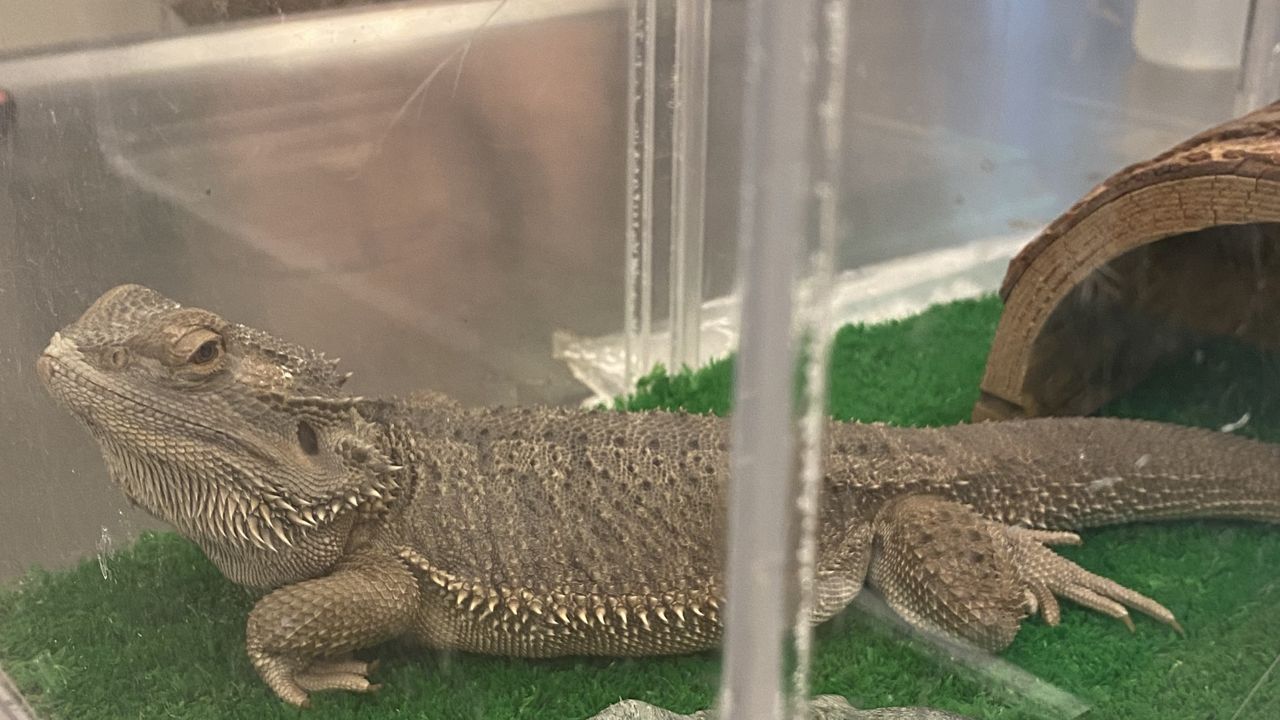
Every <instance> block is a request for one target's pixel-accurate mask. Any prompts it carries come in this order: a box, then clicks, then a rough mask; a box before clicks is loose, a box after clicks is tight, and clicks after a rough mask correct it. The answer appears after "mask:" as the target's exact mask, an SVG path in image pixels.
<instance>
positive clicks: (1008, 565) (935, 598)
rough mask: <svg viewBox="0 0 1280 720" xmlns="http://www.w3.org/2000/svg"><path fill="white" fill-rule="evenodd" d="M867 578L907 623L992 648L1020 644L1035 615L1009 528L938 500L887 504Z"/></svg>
mask: <svg viewBox="0 0 1280 720" xmlns="http://www.w3.org/2000/svg"><path fill="white" fill-rule="evenodd" d="M872 528H873V533H874V541H873V551H872V557H871V568H870V572H869V574H868V576H867V580H868V582H869V583H870V585H871V586H872V587H874V588H875V589H876V590H878V591H879V592H880V593H881V594H882V595H883V596H884V598H885V601H886V602H888V603H889V606H890V607H892V608H893V609H894V611H895V612H897V613H898V614H899V615H900V616H902V618H903V619H904V620H906V621H907V622H908V623H909V624H910V625H912V626H913V627H916V628H919V629H922V630H933V631H942V632H943V633H945V634H948V635H952V636H959V637H962V638H964V639H966V640H968V641H970V642H973V643H975V644H977V645H978V646H979V647H982V648H985V649H987V650H992V651H995V650H1001V649H1003V648H1005V647H1007V646H1008V645H1009V643H1011V642H1013V636H1014V635H1016V634H1017V633H1018V625H1019V623H1020V622H1021V621H1022V618H1024V617H1026V616H1027V615H1028V614H1029V613H1030V612H1031V609H1032V604H1031V601H1030V600H1029V598H1028V596H1027V594H1026V592H1025V591H1024V586H1023V583H1022V582H1021V581H1020V580H1021V578H1020V574H1019V572H1018V568H1017V564H1016V558H1015V556H1014V555H1013V553H1012V552H1010V549H1009V543H1008V541H1007V539H1006V538H1005V536H1004V532H1003V528H1002V527H1001V526H999V525H997V524H995V523H993V522H991V521H989V520H987V519H985V518H983V517H982V516H980V515H978V514H977V513H975V512H973V511H972V510H970V509H969V508H967V507H965V506H963V505H960V504H957V503H954V502H950V501H947V500H943V499H941V498H938V497H934V496H931V495H909V496H905V497H901V498H897V499H894V500H890V501H889V502H887V503H885V505H884V507H882V508H881V509H880V511H879V512H878V513H877V514H876V518H875V521H874V523H873V524H872Z"/></svg>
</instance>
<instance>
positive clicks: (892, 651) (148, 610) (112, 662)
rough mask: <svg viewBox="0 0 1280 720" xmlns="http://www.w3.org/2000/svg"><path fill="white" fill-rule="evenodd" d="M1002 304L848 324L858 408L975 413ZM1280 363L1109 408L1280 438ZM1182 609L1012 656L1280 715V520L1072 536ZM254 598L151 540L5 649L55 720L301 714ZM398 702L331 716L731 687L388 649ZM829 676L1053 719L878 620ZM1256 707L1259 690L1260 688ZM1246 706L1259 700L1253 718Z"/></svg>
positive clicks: (34, 588) (1119, 686) (1103, 566)
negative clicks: (1237, 424)
mask: <svg viewBox="0 0 1280 720" xmlns="http://www.w3.org/2000/svg"><path fill="white" fill-rule="evenodd" d="M998 314H999V305H998V303H997V302H996V301H995V300H994V299H984V300H978V301H965V302H959V303H953V304H950V305H946V306H941V307H937V308H934V309H931V310H929V311H927V312H925V313H924V314H922V315H919V316H917V317H914V318H910V319H907V320H904V321H901V322H894V323H888V324H884V325H879V326H873V327H847V328H844V329H843V330H841V331H840V333H839V334H838V335H837V337H836V339H835V342H834V343H833V356H832V357H833V360H832V379H831V394H832V400H831V409H832V413H833V414H834V415H836V416H837V417H841V418H845V419H860V420H866V421H870V420H882V421H887V422H892V423H897V424H904V425H938V424H950V423H955V422H962V421H964V420H965V419H966V418H967V417H968V414H969V411H970V408H971V407H972V405H973V401H974V399H975V398H976V392H977V387H978V381H979V379H980V377H981V373H982V367H983V363H984V362H985V358H986V351H987V347H988V345H989V343H990V341H991V337H992V333H993V332H994V328H995V323H996V320H997V318H998ZM1277 369H1280V368H1278V367H1277V365H1276V364H1275V362H1274V360H1273V359H1271V358H1269V357H1267V356H1262V355H1259V354H1256V353H1253V352H1252V351H1249V350H1246V349H1244V348H1241V347H1238V346H1234V345H1231V344H1229V343H1215V344H1210V345H1206V346H1205V347H1203V348H1202V349H1200V350H1199V351H1198V352H1197V354H1195V355H1192V356H1189V357H1187V358H1185V359H1183V360H1181V361H1178V362H1175V363H1172V364H1170V365H1168V366H1167V367H1163V368H1161V369H1160V370H1158V371H1157V372H1156V373H1155V374H1154V375H1153V376H1152V378H1151V379H1150V380H1149V381H1148V382H1147V383H1145V384H1144V385H1143V386H1141V387H1139V388H1138V389H1137V390H1135V391H1134V392H1132V393H1130V394H1129V395H1128V396H1127V397H1125V398H1123V399H1121V400H1119V401H1117V402H1116V403H1114V404H1113V405H1112V406H1111V407H1110V408H1108V410H1107V412H1108V413H1110V414H1116V415H1126V416H1139V417H1150V418H1157V419H1164V420H1171V421H1176V422H1181V423H1184V424H1199V425H1205V426H1209V427H1216V426H1220V425H1223V424H1225V423H1229V422H1233V421H1235V420H1237V419H1238V418H1239V417H1240V416H1241V415H1242V414H1244V413H1245V412H1249V413H1250V414H1251V420H1250V422H1249V423H1248V425H1246V426H1245V428H1244V429H1243V430H1242V431H1241V432H1242V433H1244V434H1248V435H1253V436H1256V437H1260V438H1264V439H1267V440H1271V441H1280V407H1277V405H1278V404H1280V373H1278V372H1276V370H1277ZM730 377H731V367H730V363H728V362H718V363H714V364H712V365H711V366H709V367H707V368H704V369H702V370H699V371H696V372H690V373H682V374H677V375H667V374H665V373H661V372H658V373H655V374H653V375H651V376H649V377H648V378H646V379H645V380H644V381H643V382H642V383H641V386H640V388H639V390H638V392H637V394H636V395H635V396H634V397H632V398H629V399H627V400H626V401H625V402H624V403H621V405H623V406H625V407H626V408H630V409H638V408H648V407H684V408H686V409H688V410H691V411H716V412H723V411H724V410H726V409H727V406H728V400H729V388H730ZM1065 554H1068V555H1069V556H1070V557H1072V558H1073V559H1075V560H1076V561H1077V562H1080V563H1081V564H1082V565H1084V566H1085V567H1087V568H1089V569H1091V570H1094V571H1095V572H1099V573H1101V574H1104V575H1107V576H1109V577H1111V578H1113V579H1115V580H1117V581H1118V582H1120V583H1123V584H1125V585H1128V586H1130V587H1132V588H1134V589H1136V590H1138V591H1139V592H1144V593H1148V594H1150V595H1152V596H1154V597H1156V598H1157V599H1158V600H1160V601H1161V602H1163V603H1164V604H1165V605H1167V606H1168V607H1169V608H1171V609H1172V610H1173V611H1174V612H1175V614H1177V615H1178V617H1179V619H1180V620H1181V622H1182V624H1183V625H1184V626H1185V627H1186V628H1187V637H1186V638H1180V637H1178V636H1176V635H1174V634H1173V633H1171V632H1169V631H1168V630H1167V629H1165V628H1164V627H1163V626H1161V625H1159V624H1158V623H1156V622H1154V621H1150V620H1147V619H1145V618H1141V617H1140V618H1138V619H1137V625H1138V627H1137V632H1136V633H1134V634H1132V635H1131V634H1130V633H1128V632H1127V631H1126V630H1125V629H1124V627H1123V625H1121V624H1120V623H1118V622H1116V621H1113V620H1109V619H1107V618H1103V617H1102V616H1100V615H1098V614H1096V613H1092V612H1089V611H1086V610H1083V609H1081V608H1078V607H1076V606H1072V605H1070V604H1066V605H1065V606H1064V616H1063V621H1062V624H1061V625H1060V626H1059V627H1057V628H1049V627H1046V626H1045V625H1043V624H1042V623H1040V622H1039V621H1037V620H1031V621H1028V622H1027V623H1026V624H1025V625H1024V627H1023V630H1022V632H1021V633H1020V634H1019V636H1018V638H1017V640H1016V641H1015V642H1014V645H1013V647H1012V648H1010V650H1009V651H1008V652H1007V653H1006V654H1005V658H1006V659H1007V660H1009V661H1011V662H1013V663H1015V664H1017V665H1020V666H1022V667H1024V668H1026V669H1028V670H1030V671H1031V672H1033V673H1035V674H1036V675H1039V676H1040V677H1042V678H1044V679H1045V680H1046V681H1048V682H1050V683H1052V684H1054V685H1056V686H1058V687H1060V688H1062V689H1065V690H1067V691H1070V692H1072V693H1075V694H1076V695H1078V696H1079V697H1080V698H1082V699H1083V700H1085V701H1086V702H1088V703H1090V704H1092V705H1093V710H1092V711H1091V713H1090V715H1089V717H1093V718H1107V719H1110V718H1132V719H1135V720H1140V719H1142V718H1162V719H1169V718H1220V719H1221V720H1228V719H1231V718H1239V719H1241V720H1243V719H1245V718H1252V719H1261V718H1277V717H1280V670H1277V671H1274V672H1273V673H1272V674H1271V675H1270V676H1269V677H1268V679H1267V680H1266V681H1265V682H1262V683H1259V679H1260V678H1262V677H1263V675H1264V673H1265V672H1266V670H1267V669H1268V667H1270V666H1271V664H1272V663H1273V662H1274V661H1275V660H1276V658H1277V654H1278V653H1280V532H1277V531H1276V529H1275V528H1272V527H1266V526H1260V525H1249V524H1244V523H1236V524H1232V523H1218V522H1181V523H1170V524H1165V525H1135V526H1126V527H1119V528H1113V529H1106V530H1099V531H1093V532H1089V533H1088V534H1087V535H1086V543H1085V545H1084V546H1083V547H1081V548H1069V549H1067V550H1066V551H1065ZM252 602H253V597H252V596H251V595H250V594H249V593H247V592H245V591H243V590H241V589H239V588H237V587H235V586H232V585H231V584H230V583H228V582H226V581H225V580H223V579H222V578H221V576H220V575H219V574H218V573H217V571H216V570H214V569H213V567H212V566H211V565H210V564H209V563H208V561H207V560H205V559H204V557H203V556H202V555H201V554H200V552H199V551H198V550H196V549H195V548H194V547H193V546H192V545H190V544H189V543H187V542H186V541H184V540H182V539H180V538H177V537H176V536H174V535H171V534H149V535H146V536H144V537H143V538H142V539H140V540H139V541H138V543H137V544H136V545H134V546H133V547H131V548H129V549H127V550H125V551H123V552H119V553H116V554H115V555H112V556H110V557H108V558H104V559H102V560H101V562H100V561H99V560H98V559H91V560H88V561H86V562H84V563H83V564H81V565H80V566H79V567H78V568H75V569H73V570H69V571H65V572H56V573H49V572H43V571H33V572H32V573H31V574H29V575H28V576H27V577H26V578H25V579H24V580H23V581H22V582H21V583H20V584H18V585H17V586H16V587H14V588H11V589H9V590H7V591H3V592H0V663H2V664H3V666H4V667H5V669H6V670H7V671H8V672H9V673H10V674H11V675H12V676H13V678H14V679H15V681H16V682H17V683H18V685H19V686H20V687H21V689H22V690H23V691H24V692H26V693H27V694H28V697H29V698H30V699H31V701H32V702H33V703H34V705H35V706H36V707H37V709H38V711H39V712H41V713H42V714H44V715H46V716H48V717H50V718H86V719H92V718H179V717H180V718H195V719H202V718H209V719H212V718H239V717H245V718H295V717H298V716H299V712H298V711H296V710H294V709H292V708H290V707H287V706H285V705H283V704H282V703H280V702H279V701H277V700H276V699H275V698H274V697H273V696H272V695H271V694H270V693H269V692H268V691H267V689H266V688H265V686H264V685H262V684H261V683H260V682H259V681H258V679H257V677H256V676H255V675H254V673H253V671H252V669H251V668H250V667H249V664H248V661H247V660H246V658H245V656H244V651H243V641H244V618H245V616H246V613H247V612H248V610H249V608H250V606H251V605H252ZM379 654H380V655H382V656H383V657H384V659H385V660H386V662H384V664H383V667H382V668H381V669H380V670H379V671H378V673H377V680H378V681H380V682H383V683H385V688H384V689H383V690H382V691H381V692H380V693H379V694H378V695H376V696H372V697H367V696H354V695H343V694H319V695H316V696H314V698H313V702H314V708H313V710H311V711H310V713H311V716H313V717H325V718H389V717H396V718H442V719H454V718H457V719H462V718H469V719H470V718H477V719H478V718H504V719H505V718H550V719H557V720H558V719H560V718H580V717H586V716H589V715H591V714H594V713H595V712H598V711H599V710H600V709H601V708H603V707H604V706H606V705H608V704H610V703H612V702H615V701H617V700H618V699H621V698H639V699H643V700H646V701H649V702H653V703H656V704H659V705H662V706H665V707H669V708H672V709H675V710H679V711H682V712H689V711H692V710H694V709H697V708H700V707H703V706H706V705H707V704H709V702H710V700H711V699H712V697H713V694H714V689H715V684H716V676H717V672H718V662H717V660H716V658H715V657H714V654H704V655H695V656H689V657H677V658H656V659H641V660H609V659H566V660H555V661H524V660H512V659H504V658H486V657H479V656H473V655H462V654H442V653H434V652H431V651H426V650H420V649H413V648H406V647H399V646H397V647H394V648H391V649H389V650H381V651H379ZM813 685H814V690H815V691H817V692H822V693H837V694H841V695H845V696H847V697H848V698H849V699H850V700H851V701H852V702H853V703H854V704H856V705H860V706H864V707H875V706H884V705H903V704H927V705H932V706H935V707H944V708H948V709H952V710H955V711H957V712H961V713H964V714H968V715H971V716H973V717H974V718H1002V719H1003V718H1030V717H1037V716H1038V715H1037V712H1038V711H1039V710H1038V707H1039V706H1037V705H1035V704H1033V703H1032V702H1030V701H1028V700H1027V699H1026V698H1020V697H1014V696H1010V695H1008V694H1007V693H1005V692H1002V691H1000V690H997V689H993V688H990V687H987V686H984V685H983V684H981V683H979V682H977V681H975V680H973V679H970V678H969V676H967V675H966V674H965V673H962V672H956V671H954V670H952V669H949V668H947V667H943V666H940V665H938V664H936V663H935V662H934V661H933V660H930V659H928V658H927V657H925V656H924V655H921V654H920V653H918V652H916V651H914V650H911V649H909V648H907V647H904V646H903V644H902V643H901V642H900V641H899V640H898V639H897V638H895V637H893V636H892V635H891V634H890V633H886V632H884V631H882V630H879V629H877V627H876V626H874V625H873V624H872V623H870V622H869V621H867V620H865V619H864V618H862V617H861V616H860V615H858V614H856V613H846V614H844V615H842V616H840V617H838V618H836V619H835V620H833V621H831V622H829V623H827V624H826V625H824V626H823V627H822V628H820V630H819V631H818V640H817V650H816V655H815V658H814V677H813ZM1255 685H1256V686H1257V689H1256V692H1255V693H1254V695H1253V697H1252V698H1251V699H1250V700H1249V702H1248V703H1247V705H1245V706H1244V707H1243V708H1241V703H1242V701H1243V700H1244V698H1245V696H1246V695H1247V694H1248V693H1249V692H1250V690H1251V689H1252V688H1254V687H1255ZM1237 710H1239V714H1238V715H1235V714H1233V713H1236V712H1237Z"/></svg>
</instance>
